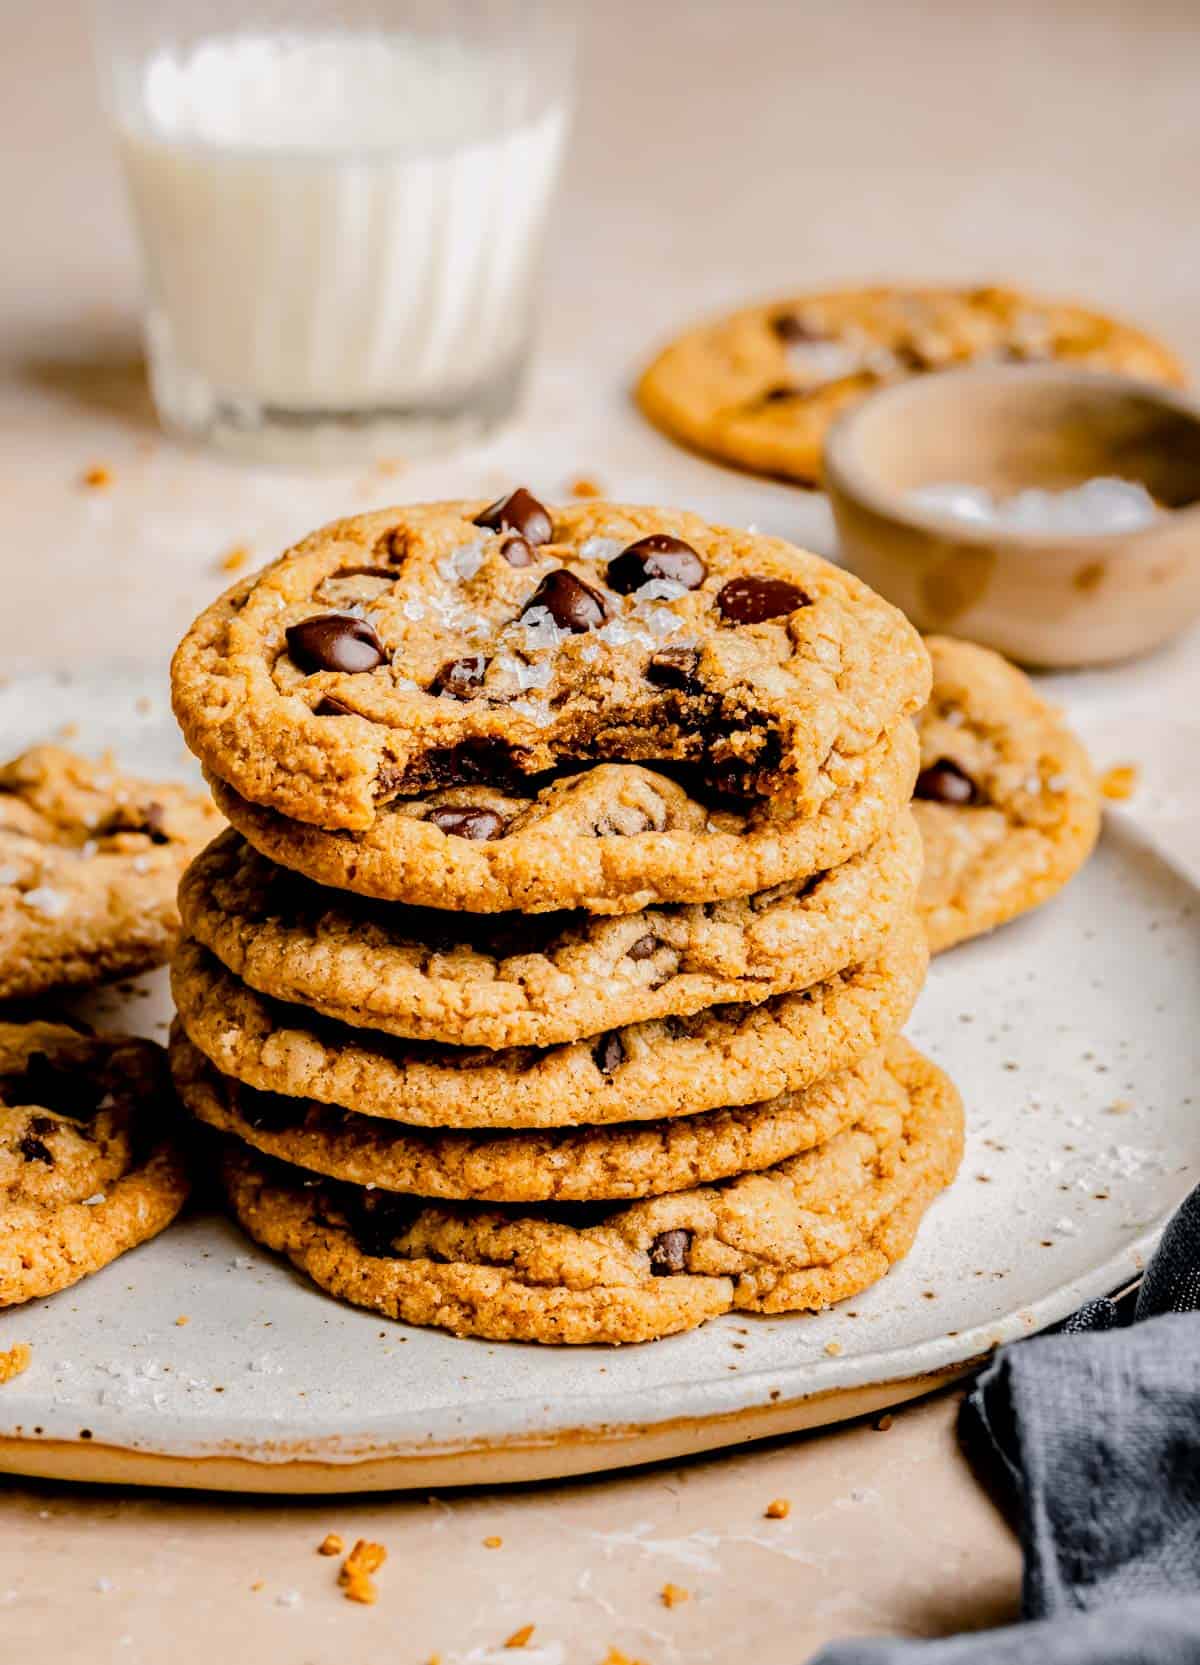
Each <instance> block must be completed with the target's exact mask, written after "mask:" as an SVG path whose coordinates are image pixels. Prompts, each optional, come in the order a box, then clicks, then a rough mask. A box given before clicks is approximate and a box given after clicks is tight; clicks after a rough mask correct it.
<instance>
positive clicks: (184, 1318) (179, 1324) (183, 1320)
mask: <svg viewBox="0 0 1200 1665" xmlns="http://www.w3.org/2000/svg"><path fill="white" fill-rule="evenodd" d="M190 1323H191V1319H190V1318H189V1317H188V1315H187V1313H186V1312H181V1313H180V1314H179V1317H178V1318H177V1319H176V1320H175V1328H176V1329H177V1330H182V1328H183V1326H184V1325H185V1324H190Z"/></svg>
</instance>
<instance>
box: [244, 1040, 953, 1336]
mask: <svg viewBox="0 0 1200 1665" xmlns="http://www.w3.org/2000/svg"><path fill="white" fill-rule="evenodd" d="M962 1132H963V1126H962V1106H961V1103H960V1101H959V1098H958V1094H957V1093H956V1092H955V1090H954V1088H953V1086H952V1085H951V1083H950V1082H949V1080H948V1079H947V1078H946V1076H945V1075H943V1074H942V1073H941V1071H940V1070H937V1069H935V1068H934V1066H933V1065H932V1064H930V1063H928V1062H927V1061H926V1060H925V1059H923V1058H922V1057H921V1056H920V1055H919V1054H918V1053H916V1052H914V1051H913V1049H912V1048H911V1047H909V1046H908V1045H907V1043H905V1042H903V1041H899V1040H897V1041H895V1042H893V1043H892V1045H891V1047H890V1048H889V1049H888V1052H887V1055H886V1071H885V1073H884V1077H883V1079H882V1080H881V1081H880V1082H879V1083H878V1085H877V1087H876V1090H875V1091H874V1092H872V1093H870V1094H867V1095H865V1097H864V1102H863V1105H862V1109H861V1114H860V1116H859V1118H858V1120H857V1121H856V1123H855V1125H854V1126H853V1127H851V1128H849V1129H847V1130H846V1131H844V1132H842V1133H839V1134H837V1135H835V1136H834V1137H833V1138H832V1139H830V1140H829V1141H828V1142H826V1143H825V1144H822V1145H819V1146H817V1147H816V1148H815V1149H813V1150H811V1151H806V1152H805V1153H803V1154H802V1155H799V1156H795V1157H792V1158H790V1159H789V1160H787V1161H785V1162H781V1163H778V1164H777V1165H776V1166H774V1167H772V1168H769V1169H767V1170H766V1171H765V1172H764V1173H759V1174H746V1175H742V1176H739V1177H738V1178H736V1179H730V1180H726V1181H724V1182H723V1183H721V1184H719V1185H714V1186H701V1187H697V1188H694V1189H689V1190H686V1191H677V1192H674V1193H673V1194H671V1195H669V1196H663V1197H654V1198H649V1199H647V1200H644V1201H640V1202H635V1203H631V1204H629V1205H627V1206H626V1207H624V1208H621V1209H616V1210H612V1209H609V1208H607V1207H604V1206H601V1207H599V1208H597V1207H595V1206H592V1207H590V1208H589V1207H588V1206H587V1205H585V1204H577V1205H575V1207H574V1208H571V1207H570V1206H569V1205H568V1206H566V1207H560V1208H558V1209H556V1210H555V1211H554V1212H553V1213H550V1212H548V1211H540V1210H537V1209H530V1210H525V1209H521V1210H519V1211H518V1210H512V1209H510V1210H495V1209H493V1210H485V1209H482V1208H479V1207H476V1206H472V1205H469V1204H462V1205H458V1206H449V1205H443V1206H440V1207H439V1206H430V1205H428V1204H426V1203H424V1202H422V1201H421V1200H420V1199H418V1198H408V1197H398V1196H396V1195H395V1194H387V1193H382V1192H379V1191H367V1190H364V1189H361V1188H359V1187H356V1186H349V1185H343V1184H339V1183H337V1182H335V1181H326V1182H323V1183H318V1184H316V1185H313V1184H312V1183H311V1182H310V1181H307V1180H306V1179H305V1177H304V1175H303V1172H302V1171H301V1170H298V1169H295V1168H289V1167H286V1166H284V1165H282V1164H277V1163H272V1162H271V1161H270V1160H269V1159H266V1158H263V1157H260V1156H257V1155H254V1154H251V1153H249V1152H247V1151H246V1150H245V1149H244V1148H236V1147H235V1148H233V1149H231V1150H230V1152H229V1154H228V1156H227V1159H226V1167H225V1179H226V1187H227V1191H228V1196H229V1200H230V1205H231V1207H232V1209H233V1212H234V1213H235V1215H236V1216H237V1218H238V1220H239V1221H240V1222H241V1224H242V1225H243V1226H244V1227H245V1229H246V1230H247V1231H248V1232H249V1233H250V1235H251V1236H252V1237H254V1238H255V1239H257V1241H259V1242H260V1243H263V1244H265V1245H266V1246H267V1247H268V1248H271V1249H275V1250H278V1251H280V1252H281V1253H283V1254H286V1255H287V1256H288V1258H289V1259H290V1260H291V1261H292V1262H293V1263H294V1264H295V1265H296V1266H298V1267H299V1268H300V1269H301V1270H302V1271H304V1272H306V1273H307V1274H308V1276H309V1277H311V1278H312V1279H313V1281H314V1282H315V1283H317V1284H319V1285H320V1286H321V1287H322V1288H324V1289H326V1290H328V1291H329V1292H330V1293H331V1294H334V1295H337V1296H338V1297H340V1298H341V1299H343V1300H348V1301H352V1302H354V1303H355V1304H356V1305H358V1306H364V1307H369V1308H371V1309H373V1310H375V1311H377V1312H382V1313H385V1314H386V1315H387V1316H389V1317H392V1318H400V1319H403V1320H404V1321H406V1322H408V1323H412V1324H432V1325H437V1326H438V1327H440V1328H443V1329H449V1330H453V1331H454V1332H455V1333H456V1334H458V1335H481V1336H487V1337H490V1338H492V1339H495V1340H504V1341H540V1342H554V1343H572V1344H581V1343H589V1342H608V1343H614V1344H616V1343H620V1342H630V1341H648V1340H651V1339H653V1338H654V1337H656V1336H663V1335H670V1334H672V1333H675V1332H677V1331H680V1330H686V1329H690V1328H692V1327H693V1326H695V1325H696V1324H699V1323H701V1322H703V1321H704V1320H705V1319H707V1318H712V1317H715V1316H716V1315H718V1314H719V1313H723V1312H729V1311H731V1310H738V1311H743V1312H795V1311H806V1310H807V1311H817V1310H820V1309H821V1308H823V1307H827V1306H829V1305H831V1304H832V1303H833V1302H835V1301H840V1300H844V1299H845V1298H846V1297H847V1296H848V1295H853V1294H855V1293H857V1292H858V1291H859V1290H861V1289H864V1288H866V1287H867V1286H868V1285H869V1284H872V1283H875V1282H877V1281H878V1280H879V1279H880V1278H882V1277H883V1276H884V1275H885V1273H886V1272H887V1271H888V1270H889V1268H890V1267H891V1266H892V1265H893V1264H894V1263H895V1262H896V1261H897V1260H899V1259H900V1258H901V1257H902V1256H903V1255H905V1254H906V1253H907V1252H908V1250H909V1248H910V1247H911V1245H912V1242H913V1239H914V1237H915V1235H916V1231H917V1228H918V1226H919V1224H920V1221H921V1218H922V1216H923V1215H924V1213H925V1212H926V1210H927V1209H928V1207H929V1205H930V1203H931V1202H932V1201H933V1199H934V1198H935V1197H936V1196H937V1194H938V1193H939V1192H940V1191H941V1190H942V1189H943V1188H944V1187H945V1186H946V1185H948V1184H949V1182H950V1180H951V1179H952V1178H953V1176H954V1173H955V1171H956V1169H957V1167H958V1163H959V1160H960V1157H961V1153H962Z"/></svg>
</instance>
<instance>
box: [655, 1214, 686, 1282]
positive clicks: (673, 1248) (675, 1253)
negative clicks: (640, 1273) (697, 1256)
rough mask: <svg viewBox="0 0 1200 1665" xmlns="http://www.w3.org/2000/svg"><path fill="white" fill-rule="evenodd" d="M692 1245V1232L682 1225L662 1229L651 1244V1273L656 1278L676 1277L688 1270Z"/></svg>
mask: <svg viewBox="0 0 1200 1665" xmlns="http://www.w3.org/2000/svg"><path fill="white" fill-rule="evenodd" d="M691 1246H692V1234H691V1232H690V1231H685V1230H684V1229H683V1228H682V1226H676V1227H675V1228H674V1230H672V1231H660V1232H659V1234H658V1236H657V1237H656V1238H655V1239H654V1241H653V1243H651V1245H650V1275H651V1277H654V1278H670V1277H674V1276H675V1274H676V1273H678V1272H686V1271H687V1252H688V1250H689V1249H690V1248H691Z"/></svg>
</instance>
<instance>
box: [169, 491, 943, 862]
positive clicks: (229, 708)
mask: <svg viewBox="0 0 1200 1665" xmlns="http://www.w3.org/2000/svg"><path fill="white" fill-rule="evenodd" d="M928 687H929V666H928V660H927V658H926V655H925V651H924V649H923V647H922V646H921V642H920V638H919V637H918V636H917V634H916V632H915V631H914V630H913V628H912V627H911V625H909V624H908V622H907V620H906V619H905V618H904V617H903V615H902V614H901V613H899V612H898V611H897V610H896V609H895V608H894V607H892V606H890V605H889V604H888V603H887V602H885V601H883V600H882V599H881V598H880V597H879V596H877V595H875V594H874V592H873V591H871V590H869V589H868V588H867V587H866V586H865V585H863V584H862V583H860V582H859V581H858V580H857V579H855V578H853V577H852V576H851V575H850V574H848V573H845V572H842V571H839V570H838V568H836V567H833V566H831V565H830V564H829V563H828V562H826V561H823V560H821V559H820V558H819V557H818V556H816V555H811V554H808V553H807V552H806V551H804V550H800V549H797V548H795V547H794V546H793V545H791V544H788V543H785V542H784V541H783V540H782V539H780V538H769V537H765V536H762V535H759V534H755V533H750V532H744V531H738V530H736V529H734V528H731V527H723V526H713V525H710V524H709V523H708V522H706V521H703V520H701V519H700V518H699V517H698V516H696V515H692V514H687V513H684V512H682V511H679V510H668V509H644V508H629V507H623V506H621V505H619V504H613V503H588V504H575V505H572V506H569V507H566V508H553V509H549V508H546V507H544V506H543V505H542V504H540V503H538V502H537V501H536V500H535V499H534V498H533V497H531V496H530V494H529V493H528V492H526V491H524V490H522V489H519V490H517V491H515V492H513V493H511V494H510V495H509V496H508V497H506V498H504V499H502V500H501V501H500V502H498V503H495V504H491V505H488V504H482V503H479V502H456V503H432V504H423V505H418V506H414V507H410V508H404V509H388V510H382V511H380V512H378V513H376V514H368V515H360V516H358V517H357V518H355V519H351V520H343V521H339V522H336V523H335V524H333V525H331V526H327V527H325V528H323V529H322V530H321V531H319V532H316V533H314V534H313V536H312V537H310V538H308V539H306V540H305V542H303V543H301V544H299V545H297V546H296V548H294V549H293V550H291V551H289V552H288V553H287V554H285V555H284V556H282V557H281V558H280V559H279V560H278V561H276V562H275V563H274V564H273V565H272V566H269V567H266V568H265V569H264V570H263V571H262V572H260V573H258V574H256V575H254V576H253V577H251V578H248V579H246V580H245V581H244V582H243V583H241V584H238V585H237V586H235V587H234V588H233V589H231V590H229V591H227V592H226V594H225V595H224V596H222V597H221V598H220V599H219V600H218V601H216V602H214V604H213V605H212V606H211V607H209V608H208V609H207V610H206V611H205V612H204V613H203V614H201V616H200V618H199V619H198V620H197V621H196V623H195V624H194V625H193V626H192V628H191V630H190V631H189V632H188V634H187V635H186V636H185V638H184V640H183V642H182V643H181V644H180V647H179V648H178V650H177V652H176V654H175V659H174V664H173V667H172V691H173V701H174V707H175V713H176V716H177V717H178V719H179V722H180V726H181V727H182V729H183V732H184V736H185V738H186V739H187V742H188V744H189V745H190V746H191V748H192V750H193V751H194V752H196V754H197V755H198V756H199V757H200V759H201V760H202V762H203V763H204V764H205V766H206V767H207V768H208V769H209V770H210V771H211V772H212V773H213V774H214V775H216V776H218V777H219V778H220V779H221V780H224V781H226V782H228V784H229V785H230V786H232V787H233V788H234V790H235V791H236V792H238V793H239V794H240V795H241V796H242V797H244V798H248V799H249V800H251V801H252V802H254V803H260V804H265V805H267V806H268V807H269V808H272V809H275V810H278V811H279V812H280V813H281V814H284V815H290V816H293V817H295V818H296V819H298V820H301V821H310V822H313V823H314V824H315V825H317V826H322V827H332V828H351V829H354V828H366V827H369V826H370V825H371V824H372V822H373V821H374V820H375V817H376V815H377V814H378V812H379V807H380V805H382V804H386V803H388V802H389V801H390V800H392V799H393V798H396V797H400V796H402V795H405V794H412V793H414V792H422V791H425V790H427V789H431V788H441V787H445V786H455V785H463V784H471V785H474V784H476V783H478V782H480V781H483V782H487V783H489V784H492V785H497V786H503V785H504V784H506V783H509V782H513V781H521V780H523V779H525V778H527V777H529V776H536V775H538V774H539V773H542V772H544V771H545V770H548V769H552V768H555V767H558V766H560V765H562V764H565V763H581V762H601V761H605V760H610V759H620V760H622V761H627V762H642V761H646V760H653V759H656V760H663V759H667V760H675V761H678V762H690V763H693V764H695V765H696V766H697V767H698V768H699V769H700V770H701V772H702V773H703V775H704V776H705V778H706V779H707V780H708V781H709V782H710V783H711V784H713V785H714V786H716V787H718V788H720V789H721V790H723V791H726V792H729V791H737V792H739V793H741V794H743V795H748V794H764V793H771V792H775V791H783V792H786V793H787V795H788V797H789V799H790V800H791V802H792V804H793V808H794V812H795V813H797V814H810V813H815V812H816V811H817V810H818V809H819V808H820V806H821V804H822V803H823V802H824V801H825V799H826V798H828V797H829V796H831V795H832V793H833V792H834V791H835V790H837V785H836V782H837V773H838V764H839V761H840V760H841V759H845V758H853V757H856V756H858V755H860V754H861V753H863V752H866V751H868V750H870V748H871V747H873V746H875V745H876V744H877V743H878V742H879V740H880V738H881V737H882V736H883V735H884V734H885V733H886V732H887V730H888V729H890V728H893V727H894V726H895V725H896V723H897V722H899V721H900V720H901V719H902V718H903V717H905V716H909V715H911V714H912V713H913V712H915V711H916V710H917V709H918V708H919V707H920V706H921V705H922V704H923V703H924V701H925V699H926V696H927V694H928ZM473 823H474V824H473V826H472V827H471V830H470V833H469V836H473V837H477V838H484V837H487V836H488V833H489V830H490V827H491V821H490V819H489V816H488V815H486V814H485V815H484V816H483V818H482V820H480V818H479V817H478V816H475V817H474V818H473ZM460 830H465V828H464V827H463V826H462V825H461V824H460Z"/></svg>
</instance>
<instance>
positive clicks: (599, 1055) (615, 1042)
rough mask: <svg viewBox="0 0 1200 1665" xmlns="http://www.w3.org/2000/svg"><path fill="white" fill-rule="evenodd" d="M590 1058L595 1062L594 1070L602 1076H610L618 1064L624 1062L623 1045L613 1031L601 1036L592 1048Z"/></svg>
mask: <svg viewBox="0 0 1200 1665" xmlns="http://www.w3.org/2000/svg"><path fill="white" fill-rule="evenodd" d="M592 1057H593V1058H594V1059H595V1060H596V1068H597V1069H598V1070H599V1071H600V1072H601V1074H602V1075H611V1074H612V1072H613V1071H614V1070H615V1069H616V1067H617V1065H618V1064H623V1063H624V1062H625V1043H624V1042H623V1041H622V1039H621V1037H620V1035H618V1034H617V1033H616V1031H615V1030H610V1032H609V1033H608V1034H607V1035H601V1037H600V1039H599V1040H598V1041H597V1042H596V1044H595V1046H594V1047H593V1048H592Z"/></svg>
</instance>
